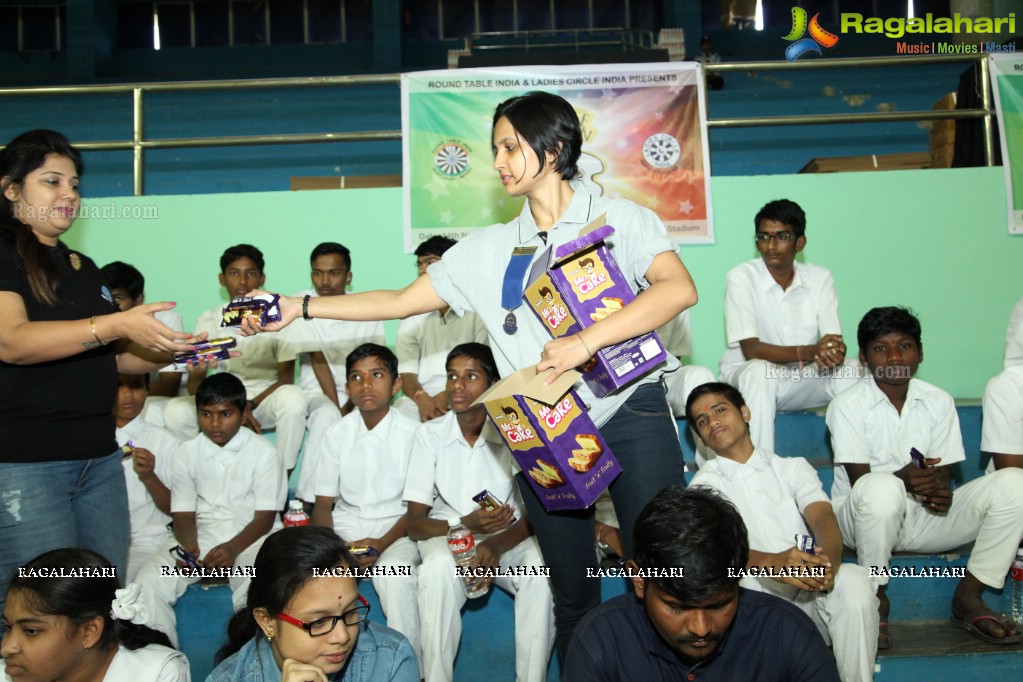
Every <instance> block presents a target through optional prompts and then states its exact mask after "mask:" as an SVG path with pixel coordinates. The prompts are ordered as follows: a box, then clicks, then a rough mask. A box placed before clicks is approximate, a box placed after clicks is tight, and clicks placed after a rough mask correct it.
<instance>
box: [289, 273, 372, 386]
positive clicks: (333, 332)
mask: <svg viewBox="0 0 1023 682" xmlns="http://www.w3.org/2000/svg"><path fill="white" fill-rule="evenodd" d="M306 295H309V296H312V297H313V298H318V296H319V294H317V293H316V290H315V289H306V290H305V291H300V292H298V293H297V294H295V296H297V297H299V298H301V297H303V296H306ZM281 333H283V334H284V335H285V338H286V339H287V343H288V344H289V345H290V350H291V352H293V353H294V354H295V355H296V356H297V358H298V365H299V377H298V386H299V388H301V389H302V391H303V392H305V393H311V394H313V395H316V394H319V393H322V392H323V391H322V389H320V382H319V381H317V380H316V375H315V374H314V373H313V362H312V353H313V352H314V351H322V352H323V355H324V357H325V358H326V359H327V365H328V366H329V367H330V373H331V374H332V375H333V376H334V383H335V384H336V385H337V390H338V394H341V393H345V382H346V380H347V378H348V377H347V376H346V375H345V359H346V358H347V357H348V354H349V353H351V352H352V351H353V350H355V349H356V348H358V347H359V346H361V345H362V344H364V343H376V344H380V345H381V346H383V345H384V343H385V338H384V323H383V322H381V321H379V320H374V321H366V322H360V321H353V320H326V319H323V318H319V317H315V318H313V319H311V320H303V319H301V318H299V319H297V320H295V321H294V322H292V323H291V324H289V325H288V326H287V327H285V328H284V330H283V332H281Z"/></svg>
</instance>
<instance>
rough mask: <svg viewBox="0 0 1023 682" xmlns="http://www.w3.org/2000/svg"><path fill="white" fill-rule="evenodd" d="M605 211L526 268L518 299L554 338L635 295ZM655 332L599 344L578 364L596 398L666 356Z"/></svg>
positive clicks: (587, 323) (574, 330) (615, 309)
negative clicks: (611, 245)
mask: <svg viewBox="0 0 1023 682" xmlns="http://www.w3.org/2000/svg"><path fill="white" fill-rule="evenodd" d="M605 218H606V214H605V215H601V216H600V217H599V218H597V219H596V220H594V221H593V222H591V223H590V224H589V225H587V226H586V227H584V228H583V229H582V231H581V232H580V233H579V235H580V236H579V237H577V238H576V239H573V240H572V241H570V242H567V243H565V244H562V245H561V246H559V247H557V249H556V250H555V251H554V253H551V249H547V252H546V253H544V254H543V255H541V257H540V258H539V259H538V260H537V262H536V263H534V264H533V268H532V269H531V270H530V272H529V279H528V282H529V284H528V285H527V286H526V290H525V293H523V295H522V299H523V300H524V301H525V302H526V304H527V305H528V306H529V308H530V309H532V311H533V312H534V313H535V314H536V316H537V317H538V318H540V321H541V322H542V323H543V325H544V326H545V327H547V331H549V332H550V334H551V336H553V337H554V338H556V339H557V338H560V337H562V336H568V335H571V334H576V333H578V332H580V331H582V330H583V329H585V328H586V327H589V326H590V325H592V324H593V323H595V322H597V321H599V320H602V319H604V318H605V317H607V316H608V315H612V314H614V313H616V312H618V311H619V310H621V309H622V308H624V307H625V306H626V305H628V303H629V302H630V301H632V300H633V299H634V298H635V297H636V296H635V294H633V293H632V287H630V286H629V282H628V279H627V278H626V277H625V275H624V274H623V273H622V271H621V269H619V267H618V264H617V263H616V262H615V259H614V256H612V255H611V251H610V249H608V247H607V244H606V243H605V241H604V240H606V239H607V238H608V237H609V236H611V235H612V234H614V228H613V227H611V226H610V225H605V224H604V220H605ZM667 357H668V356H667V353H665V351H664V346H663V345H662V344H661V342H660V340H659V339H658V338H657V334H655V333H654V332H647V333H645V334H641V335H639V336H637V337H635V338H632V339H628V340H627V341H622V342H621V343H616V344H614V345H611V346H607V347H606V348H601V349H600V350H599V351H597V354H596V355H594V356H593V358H592V359H591V360H590V361H589V362H588V363H586V365H585V366H584V367H582V372H583V380H584V381H585V382H586V385H587V386H589V387H590V390H591V391H593V395H595V396H597V397H598V398H601V397H603V396H605V395H607V394H608V393H612V392H614V391H617V390H618V389H620V388H621V387H623V386H625V385H627V384H629V383H631V382H633V381H635V380H636V379H638V378H640V377H641V376H643V375H645V374H646V373H648V372H649V371H650V370H652V369H653V368H654V367H656V366H657V365H659V364H661V363H662V362H664V361H665V360H666V359H667Z"/></svg>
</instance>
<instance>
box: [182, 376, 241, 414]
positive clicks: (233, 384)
mask: <svg viewBox="0 0 1023 682" xmlns="http://www.w3.org/2000/svg"><path fill="white" fill-rule="evenodd" d="M247 402H248V398H247V397H246V395H245V384H243V383H242V380H241V379H239V378H238V377H236V376H235V375H233V374H231V373H229V372H221V373H219V374H211V375H209V376H208V377H206V378H205V379H203V380H202V383H200V384H199V388H197V389H196V390H195V407H196V409H200V410H201V409H202V408H203V407H205V406H206V405H220V404H221V403H230V404H232V405H234V406H235V407H237V408H238V410H239V411H241V412H244V411H245V404H246V403H247Z"/></svg>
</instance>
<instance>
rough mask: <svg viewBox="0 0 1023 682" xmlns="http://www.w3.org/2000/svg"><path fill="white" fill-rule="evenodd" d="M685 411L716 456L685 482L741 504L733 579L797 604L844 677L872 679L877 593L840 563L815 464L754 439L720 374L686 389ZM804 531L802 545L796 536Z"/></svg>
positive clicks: (737, 397) (742, 405)
mask: <svg viewBox="0 0 1023 682" xmlns="http://www.w3.org/2000/svg"><path fill="white" fill-rule="evenodd" d="M686 417H687V418H688V419H689V423H690V424H693V425H694V426H695V428H696V430H697V431H698V432H699V434H700V438H701V439H703V440H704V441H705V442H706V443H707V445H708V446H710V448H711V449H713V450H714V452H715V453H716V454H717V457H715V458H714V459H712V460H710V461H709V462H707V463H706V464H705V465H704V466H703V467H701V469H700V470H699V471H698V472H697V473H696V476H695V477H694V478H693V481H692V483H691V484H690V485H691V486H698V485H705V486H708V487H711V488H714V489H715V490H717V491H718V492H720V493H722V494H723V495H724V496H725V497H726V498H728V499H729V500H731V502H732V503H733V504H735V506H736V507H737V508H738V509H739V513H740V514H741V515H742V519H743V521H744V522H745V523H746V528H747V532H748V533H749V545H750V554H749V559H748V561H747V564H746V568H747V569H750V570H752V569H756V570H757V571H758V572H760V571H764V570H765V569H766V570H767V571H769V572H770V575H767V576H763V575H756V576H751V575H746V576H743V578H742V580H740V582H739V584H740V585H741V586H742V587H746V588H748V589H752V590H758V591H761V592H768V593H770V594H774V595H776V596H778V597H781V598H782V599H785V600H786V601H789V602H792V603H793V604H795V605H796V606H798V607H800V608H801V609H803V611H805V612H806V614H807V615H808V616H810V618H811V619H813V621H814V624H816V625H817V629H818V630H819V631H820V633H821V635H822V636H823V637H824V639H825V641H829V642H831V644H832V649H833V651H834V655H835V660H836V661H837V664H838V672H839V675H840V676H841V678H842V680H843V682H851V681H853V680H857V681H860V682H870V680H873V679H874V657H875V655H876V653H877V636H878V618H879V617H878V611H877V607H878V599H877V597H875V596H874V591H875V588H874V586H873V585H872V583H871V581H870V577H869V576H868V575H867V571H866V570H864V569H863V567H861V566H856V565H854V564H843V563H842V533H841V531H839V528H838V521H837V520H836V519H835V513H834V510H833V509H832V507H831V501H830V500H828V496H827V495H825V494H824V489H823V487H822V485H821V481H820V479H819V478H818V477H817V472H816V471H815V470H814V469H813V467H812V466H810V464H809V462H807V461H806V460H805V459H803V458H802V457H779V456H777V455H776V454H774V453H773V452H770V451H768V450H765V449H763V448H756V447H754V445H753V441H752V439H751V438H750V434H749V420H750V417H751V415H750V409H749V407H747V406H746V401H745V400H743V397H742V394H740V393H739V391H737V390H736V389H735V388H733V387H732V386H729V385H728V384H723V383H711V384H705V385H703V386H700V387H698V388H696V389H694V391H693V392H692V393H691V394H690V397H689V402H688V405H687V409H686ZM805 535H809V536H811V537H812V538H813V539H814V542H813V545H812V546H811V548H810V551H809V552H807V551H802V550H801V549H800V548H799V546H798V544H797V543H795V540H796V539H797V538H799V537H800V536H805Z"/></svg>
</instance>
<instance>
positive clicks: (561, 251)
mask: <svg viewBox="0 0 1023 682" xmlns="http://www.w3.org/2000/svg"><path fill="white" fill-rule="evenodd" d="M605 225H607V213H601V214H600V215H599V216H597V217H596V218H595V219H594V220H591V221H590V222H589V223H587V224H586V226H585V227H583V229H581V230H579V235H578V236H577V237H576V238H575V239H573V240H571V241H568V242H566V243H564V244H562V245H561V246H559V247H558V248H557V249H556V250H555V253H554V254H552V255H551V263H550V269H552V270H553V269H554V268H557V267H559V266H561V264H562V263H564V262H565V261H568V260H572V259H573V258H575V257H576V256H577V255H578V254H580V253H582V252H583V251H588V250H590V249H593V248H594V247H595V246H596V245H597V244H599V243H600V242H602V241H604V240H605V239H606V238H607V237H608V236H609V235H611V234H613V233H614V228H613V227H611V226H610V225H607V229H606V230H604V232H603V233H601V234H599V235H594V234H593V233H594V232H595V231H596V230H599V229H600V228H602V227H604V226H605ZM591 235H592V236H591Z"/></svg>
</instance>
